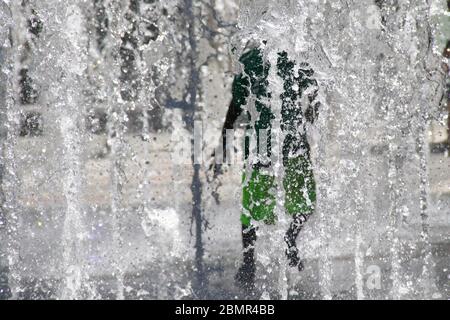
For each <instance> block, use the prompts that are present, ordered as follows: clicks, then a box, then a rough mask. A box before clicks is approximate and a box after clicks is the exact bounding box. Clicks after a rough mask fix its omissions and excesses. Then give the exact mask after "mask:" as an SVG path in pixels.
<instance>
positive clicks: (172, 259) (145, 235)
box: [0, 0, 450, 299]
mask: <svg viewBox="0 0 450 320" xmlns="http://www.w3.org/2000/svg"><path fill="white" fill-rule="evenodd" d="M422 2H423V1H422ZM422 2H421V3H418V2H417V1H413V0H403V1H390V0H389V1H373V0H358V1H356V0H345V1H344V0H316V1H310V0H297V1H293V0H283V1H280V0H278V1H275V0H241V1H237V0H228V1H225V0H214V1H206V2H204V1H196V0H169V1H144V0H120V1H115V0H114V1H113V0H93V1H82V0H79V1H69V0H46V1H38V0H28V1H21V2H19V1H12V0H0V23H1V25H0V138H1V141H0V148H1V155H0V161H1V163H0V184H1V188H0V204H1V212H0V298H10V299H23V298H31V299H35V298H57V299H91V298H108V299H128V298H132V299H151V298H157V299H170V298H176V299H186V298H194V299H195V298H241V297H247V296H248V295H249V292H244V290H242V288H240V286H239V283H236V279H235V275H236V273H237V270H238V268H239V267H240V265H241V263H242V260H243V252H242V251H243V248H242V238H241V237H242V235H241V228H242V226H241V222H240V220H239V217H240V215H241V213H242V199H241V197H242V174H243V172H244V170H247V171H245V175H244V176H246V177H249V176H251V174H250V171H251V169H250V167H249V166H248V165H245V163H244V162H245V161H243V159H242V158H243V157H241V156H242V155H243V153H244V151H243V143H242V140H243V137H244V135H245V133H244V131H245V130H244V129H245V124H243V122H245V120H242V119H238V121H237V122H236V123H235V126H234V130H231V129H229V128H227V129H229V130H227V139H226V140H227V142H229V141H233V142H234V141H236V143H235V144H234V145H231V146H230V145H226V146H225V147H226V154H227V159H226V160H227V161H229V162H228V163H227V164H222V163H221V165H222V166H221V169H222V172H221V174H219V175H214V174H213V173H212V171H211V169H210V168H209V167H210V164H211V162H212V161H214V159H213V157H212V156H211V155H212V154H213V150H216V153H215V157H216V160H217V159H219V158H220V156H221V154H220V152H219V151H218V149H217V146H218V145H220V144H221V143H222V142H220V143H218V141H219V140H220V141H222V140H221V139H220V134H221V132H222V129H223V123H224V119H225V117H226V114H227V110H228V107H229V105H230V101H231V98H232V94H233V93H235V92H233V91H232V83H233V79H234V77H235V75H236V74H238V73H240V72H242V70H243V69H244V68H243V67H244V66H243V65H242V62H241V61H239V59H240V57H241V56H242V54H244V53H245V52H246V50H248V49H249V48H255V47H258V48H260V50H261V52H262V55H263V61H264V63H268V64H269V65H270V66H271V68H270V69H269V74H268V76H267V83H265V84H264V85H265V88H264V89H265V90H267V92H268V95H267V96H265V97H264V99H263V100H264V101H263V102H264V103H266V104H268V105H270V108H271V111H272V113H273V115H274V119H273V120H272V123H271V126H272V133H271V137H270V139H271V142H272V144H271V151H272V153H273V155H274V157H273V158H272V166H270V168H269V169H267V170H270V172H271V174H272V175H273V176H274V179H275V184H276V185H277V188H275V189H276V190H272V191H273V192H274V196H275V209H274V210H275V214H276V217H277V221H276V223H275V224H265V223H264V222H262V221H259V222H255V224H256V226H257V228H258V229H257V241H256V243H255V249H256V255H255V260H256V266H257V267H256V280H255V288H254V292H252V294H254V296H253V297H255V298H258V299H349V298H350V299H402V298H409V299H410V298H424V299H441V298H444V299H445V298H448V297H449V290H450V288H449V287H448V283H447V282H448V281H447V280H448V276H449V271H448V263H449V260H448V259H449V254H448V253H449V250H450V246H449V243H450V242H449V241H450V239H449V237H448V230H449V224H448V214H449V213H450V212H448V208H449V207H450V206H448V205H447V204H448V203H449V201H450V200H449V199H450V197H449V194H450V192H449V190H450V185H449V183H450V182H449V181H450V177H448V173H447V172H449V170H448V166H449V162H448V157H445V156H444V155H443V154H436V153H432V152H431V151H432V150H431V148H430V139H429V135H430V134H429V130H430V128H431V127H432V126H431V125H432V124H433V125H436V123H437V120H436V119H438V118H439V117H442V115H441V114H442V101H441V100H442V97H443V92H444V76H445V75H444V72H443V71H442V62H443V60H442V58H441V57H440V52H438V49H436V48H437V43H436V39H437V38H438V36H437V34H438V33H439V31H438V30H439V29H438V28H439V26H438V25H437V24H436V21H437V18H436V17H437V16H438V15H441V12H440V9H439V8H440V7H439V5H440V4H439V3H438V1H425V2H423V3H422ZM439 50H440V49H439ZM281 52H286V53H287V56H288V57H289V59H290V60H292V61H293V62H295V65H296V66H297V67H298V66H301V65H302V66H303V65H306V63H307V64H308V66H310V67H311V68H312V69H313V70H314V78H315V79H316V80H317V82H318V96H317V98H316V99H317V101H319V102H320V109H319V115H318V118H317V120H316V121H315V122H314V123H311V124H308V125H307V126H305V127H304V128H300V129H299V130H303V129H304V130H306V134H307V139H308V142H309V144H310V145H311V161H312V166H313V171H314V177H315V182H316V185H317V187H316V193H317V201H316V203H315V210H314V214H313V215H312V216H311V218H310V219H309V220H308V221H307V223H306V224H305V226H304V228H303V230H302V231H301V233H300V236H299V237H298V239H297V246H298V249H299V252H300V255H301V258H302V260H303V264H304V266H305V269H304V270H303V271H301V272H300V271H299V270H298V268H291V267H290V266H289V264H288V260H287V259H286V249H287V245H286V242H285V236H286V231H287V230H288V229H289V227H290V225H291V222H292V217H291V215H289V214H286V209H285V205H286V201H285V199H286V193H287V192H286V190H285V187H284V182H283V181H284V178H285V177H286V168H285V167H284V164H283V158H282V156H281V154H282V152H283V141H285V138H286V137H285V136H284V135H285V134H286V133H285V132H283V130H282V122H283V114H282V108H283V103H284V102H285V101H283V98H282V97H283V94H284V93H285V92H286V90H288V89H289V88H286V87H285V83H284V81H283V79H282V77H281V76H280V74H279V73H278V72H277V70H278V69H277V63H278V59H279V56H280V53H281ZM303 98H304V100H305V99H306V98H305V97H303ZM259 99H260V97H259ZM256 100H257V99H256V98H255V97H254V96H251V97H249V98H248V101H247V105H246V106H245V109H246V110H247V111H249V112H253V114H252V116H253V118H252V121H253V125H255V119H256V118H257V116H258V114H257V112H254V111H255V109H256V108H255V105H254V104H255V103H256V102H255V101H256ZM304 100H302V102H305V101H304ZM310 102H311V101H310ZM247 134H249V133H248V132H247ZM250 134H252V136H251V138H253V139H250V142H251V143H252V144H251V148H250V149H251V151H255V150H256V148H257V146H256V145H255V144H254V142H255V141H256V133H254V132H253V133H250ZM260 134H261V136H260V139H262V140H265V139H264V137H265V136H263V134H264V133H260ZM231 154H233V156H234V159H232V160H231V158H233V157H231ZM228 156H230V157H229V158H228ZM253 156H255V155H254V152H253V153H252V152H251V154H250V160H249V161H252V160H254V159H253V158H252V157H253ZM222 160H223V159H222ZM247 164H248V163H247ZM244 182H245V181H244ZM304 193H305V194H306V193H307V190H305V191H304Z"/></svg>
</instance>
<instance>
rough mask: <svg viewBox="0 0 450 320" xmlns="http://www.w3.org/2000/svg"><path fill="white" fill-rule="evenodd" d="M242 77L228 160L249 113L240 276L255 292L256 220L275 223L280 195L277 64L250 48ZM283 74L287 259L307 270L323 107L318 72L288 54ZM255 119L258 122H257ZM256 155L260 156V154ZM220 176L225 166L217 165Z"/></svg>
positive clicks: (231, 112)
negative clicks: (301, 245) (275, 141)
mask: <svg viewBox="0 0 450 320" xmlns="http://www.w3.org/2000/svg"><path fill="white" fill-rule="evenodd" d="M239 61H240V63H241V65H242V73H241V74H238V75H237V76H236V77H235V79H234V82H233V87H232V93H233V98H232V101H231V104H230V106H229V108H228V112H227V115H226V119H225V123H224V126H223V142H224V143H223V145H224V146H225V148H224V156H225V157H226V149H227V148H226V134H225V133H226V130H227V129H233V127H234V124H235V122H236V120H237V119H238V118H239V117H240V115H241V114H242V112H243V110H244V109H245V110H246V114H247V118H248V120H249V121H248V124H247V128H246V135H245V152H244V153H245V168H244V173H243V177H242V184H243V193H242V207H243V212H242V214H241V223H242V244H243V263H242V266H241V267H240V268H239V271H238V273H237V274H236V280H237V282H238V284H239V286H240V287H241V288H242V289H243V290H244V291H245V292H246V293H247V294H251V293H252V292H253V291H254V286H255V272H256V264H255V262H256V261H255V242H256V240H257V227H256V226H255V225H254V224H252V220H254V221H262V222H264V223H266V224H275V223H276V220H277V217H276V215H275V212H274V211H275V204H276V197H275V191H276V189H277V188H278V187H279V186H277V184H276V179H275V176H274V173H273V170H271V168H272V165H273V163H272V160H271V158H272V150H271V140H272V138H271V137H272V122H273V120H274V119H275V116H274V114H273V112H272V110H271V105H270V100H271V98H272V94H271V93H270V92H269V91H268V89H269V82H268V75H269V70H270V68H271V67H272V66H270V64H269V63H268V62H267V61H265V59H264V57H263V48H262V47H257V48H252V49H249V50H247V51H246V52H245V53H244V54H242V56H241V57H240V59H239ZM275 67H276V68H277V75H278V76H279V77H280V78H281V79H282V81H283V93H282V94H281V96H280V98H281V99H282V110H281V130H282V131H283V136H284V140H283V145H282V164H283V167H284V172H285V174H284V177H283V187H284V191H285V205H284V209H285V212H286V213H287V214H288V215H290V216H291V217H292V222H291V224H290V227H289V229H288V230H287V231H286V235H285V242H286V244H287V249H286V257H287V258H288V260H289V265H290V266H291V267H295V268H298V270H300V271H301V270H303V262H302V260H301V258H300V256H299V252H298V249H297V245H296V240H297V237H298V235H299V233H300V231H301V229H302V227H303V226H304V224H305V223H306V221H307V220H308V218H309V217H310V215H311V214H312V213H313V212H314V207H315V201H316V191H315V181H314V176H313V171H312V164H311V160H310V146H309V143H308V140H307V136H306V132H307V128H308V124H313V123H314V121H315V119H316V117H317V112H318V108H319V102H318V101H317V100H316V99H317V94H318V86H317V81H316V80H315V79H314V78H313V75H314V71H313V70H312V69H311V68H310V67H309V65H308V64H307V63H301V64H299V65H297V64H296V63H295V62H294V61H292V60H289V57H288V54H287V53H286V52H280V53H279V54H278V60H277V65H276V66H275ZM252 117H253V118H252ZM255 137H256V139H257V143H256V145H257V146H256V150H254V151H253V150H252V151H251V150H250V139H252V138H253V139H254V138H255ZM255 151H256V152H255ZM215 169H216V171H215V175H218V174H220V173H221V166H220V165H216V166H215Z"/></svg>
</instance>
